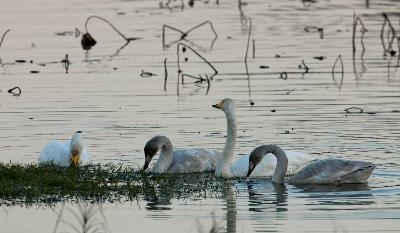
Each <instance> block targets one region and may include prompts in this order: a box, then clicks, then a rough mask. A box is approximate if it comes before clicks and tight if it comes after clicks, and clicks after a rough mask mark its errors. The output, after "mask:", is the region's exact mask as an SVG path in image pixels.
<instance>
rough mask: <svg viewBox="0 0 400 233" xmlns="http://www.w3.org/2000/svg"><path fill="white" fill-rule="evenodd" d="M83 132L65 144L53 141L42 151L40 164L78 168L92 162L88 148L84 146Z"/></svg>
mask: <svg viewBox="0 0 400 233" xmlns="http://www.w3.org/2000/svg"><path fill="white" fill-rule="evenodd" d="M81 133H82V131H76V132H75V133H74V135H73V136H72V139H71V140H66V141H65V142H61V141H56V140H51V141H49V142H48V143H47V144H46V146H45V147H44V148H43V149H42V151H41V152H40V156H39V160H38V162H39V164H40V163H54V164H56V165H60V166H71V167H74V166H78V165H80V164H82V163H84V162H87V161H89V160H90V157H89V153H88V151H87V148H86V147H85V146H84V145H83V140H82V137H81Z"/></svg>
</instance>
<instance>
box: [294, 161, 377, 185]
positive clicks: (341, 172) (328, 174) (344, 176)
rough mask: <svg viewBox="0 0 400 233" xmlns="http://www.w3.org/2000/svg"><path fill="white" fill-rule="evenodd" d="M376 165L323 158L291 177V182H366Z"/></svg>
mask: <svg viewBox="0 0 400 233" xmlns="http://www.w3.org/2000/svg"><path fill="white" fill-rule="evenodd" d="M375 167H376V165H375V164H373V163H370V162H364V161H354V160H344V159H332V158H330V159H322V160H317V161H314V162H312V163H310V164H308V165H307V166H305V167H304V168H303V169H301V170H300V171H299V172H298V173H297V174H296V175H294V176H293V177H291V178H290V179H289V182H290V183H297V184H301V183H303V184H304V183H313V184H329V183H341V184H345V183H366V182H367V180H368V178H369V177H370V176H371V174H372V171H373V170H374V169H375Z"/></svg>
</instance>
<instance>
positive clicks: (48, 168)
mask: <svg viewBox="0 0 400 233" xmlns="http://www.w3.org/2000/svg"><path fill="white" fill-rule="evenodd" d="M224 182H225V180H223V179H218V178H216V177H215V176H214V175H213V174H210V173H208V174H180V175H173V174H148V173H145V172H143V171H142V170H138V169H134V168H129V167H124V166H122V165H121V164H118V165H116V164H106V165H85V166H81V167H77V168H69V167H60V166H57V165H54V164H43V165H37V164H19V163H0V205H16V204H35V203H44V204H52V203H56V202H62V201H68V200H85V201H90V202H106V201H108V202H114V201H130V200H138V199H144V200H151V201H156V200H157V199H159V198H163V199H165V198H169V199H180V198H206V197H210V196H218V195H219V194H221V193H222V191H223V189H224V184H223V183H224Z"/></svg>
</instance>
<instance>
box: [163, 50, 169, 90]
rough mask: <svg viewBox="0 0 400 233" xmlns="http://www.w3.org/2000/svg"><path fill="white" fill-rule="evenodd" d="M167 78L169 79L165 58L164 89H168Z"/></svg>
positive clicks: (165, 59)
mask: <svg viewBox="0 0 400 233" xmlns="http://www.w3.org/2000/svg"><path fill="white" fill-rule="evenodd" d="M167 79H168V69H167V58H164V91H167Z"/></svg>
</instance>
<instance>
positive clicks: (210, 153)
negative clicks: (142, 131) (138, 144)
mask: <svg viewBox="0 0 400 233" xmlns="http://www.w3.org/2000/svg"><path fill="white" fill-rule="evenodd" d="M159 150H160V155H159V157H158V160H157V162H156V163H155V164H154V165H153V166H152V167H151V168H149V169H147V168H148V166H149V164H150V161H151V160H152V158H153V157H154V156H155V155H156V154H157V152H158V151H159ZM144 154H145V163H144V166H143V170H145V171H146V169H147V171H148V172H154V173H198V172H206V171H214V170H215V163H216V161H217V158H218V157H220V154H221V153H220V152H218V151H216V150H205V149H179V150H175V151H174V150H173V148H172V143H171V141H170V140H169V139H168V138H167V137H166V136H155V137H153V138H151V139H150V140H149V141H148V142H147V143H146V145H145V147H144Z"/></svg>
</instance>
